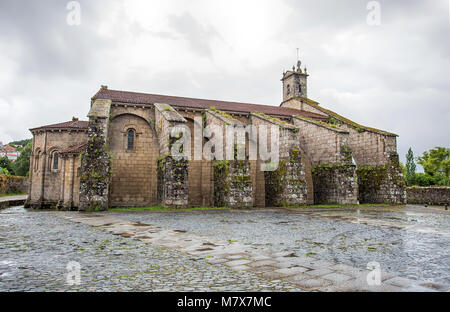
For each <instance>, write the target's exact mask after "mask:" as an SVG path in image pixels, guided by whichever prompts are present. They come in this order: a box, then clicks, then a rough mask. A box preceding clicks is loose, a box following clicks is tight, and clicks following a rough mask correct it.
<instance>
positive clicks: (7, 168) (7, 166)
mask: <svg viewBox="0 0 450 312" xmlns="http://www.w3.org/2000/svg"><path fill="white" fill-rule="evenodd" d="M0 169H1V170H2V172H3V174H14V169H13V167H12V163H11V161H10V160H9V159H8V157H6V156H3V157H2V158H0Z"/></svg>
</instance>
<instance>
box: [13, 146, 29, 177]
mask: <svg viewBox="0 0 450 312" xmlns="http://www.w3.org/2000/svg"><path fill="white" fill-rule="evenodd" d="M31 148H32V142H31V141H29V142H28V143H27V145H25V147H24V148H23V149H22V151H21V153H20V156H19V157H18V158H17V160H16V161H15V162H14V163H13V164H12V167H13V169H14V173H15V174H16V175H18V176H23V177H26V176H28V173H29V172H28V171H29V170H30V156H31Z"/></svg>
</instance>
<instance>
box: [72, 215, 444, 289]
mask: <svg viewBox="0 0 450 312" xmlns="http://www.w3.org/2000/svg"><path fill="white" fill-rule="evenodd" d="M66 218H67V219H68V220H71V221H73V222H80V223H84V224H89V225H91V226H95V227H99V228H101V229H104V230H105V231H109V232H111V233H113V234H119V235H122V236H123V235H124V234H127V235H126V236H125V237H132V239H137V240H143V241H145V242H147V243H151V244H153V245H159V246H164V247H167V248H174V249H177V250H180V251H182V252H186V253H188V254H190V255H193V256H198V257H203V258H205V259H207V261H208V258H210V259H209V262H210V263H214V264H215V265H225V266H228V267H230V268H232V269H234V270H237V271H248V272H253V273H254V274H256V275H258V276H260V277H263V278H265V279H267V280H270V281H275V280H283V281H287V282H289V283H292V284H293V285H295V286H298V287H300V288H301V289H304V290H308V291H411V290H413V289H415V290H418V291H425V290H426V291H436V289H437V286H436V285H433V284H432V285H427V284H423V283H422V285H420V282H418V281H413V280H409V279H404V278H402V279H401V280H399V279H398V280H396V279H395V275H393V274H390V273H386V272H383V274H382V280H383V281H386V283H382V285H380V286H368V284H367V280H366V276H367V273H368V271H365V270H361V269H359V268H354V267H352V266H348V265H344V264H339V263H333V262H330V261H326V260H321V259H316V258H314V257H296V256H295V255H294V254H292V253H290V252H272V251H271V250H268V249H264V250H261V249H260V248H256V247H255V246H252V245H245V244H241V243H238V242H230V241H223V240H219V239H217V240H216V239H212V238H210V237H202V236H198V235H194V234H190V233H185V232H181V231H176V230H175V231H174V230H169V229H161V228H158V227H155V226H153V225H151V224H135V223H133V222H127V221H124V220H122V219H118V218H114V217H109V216H104V217H102V216H99V215H92V217H85V216H83V217H80V216H79V214H77V213H73V214H70V215H67V216H66ZM138 233H139V234H140V235H145V236H146V238H145V239H142V238H140V236H139V235H137V234H138ZM146 233H147V234H148V235H146ZM402 283H403V284H402ZM444 286H445V285H444ZM444 286H442V288H441V289H443V288H444Z"/></svg>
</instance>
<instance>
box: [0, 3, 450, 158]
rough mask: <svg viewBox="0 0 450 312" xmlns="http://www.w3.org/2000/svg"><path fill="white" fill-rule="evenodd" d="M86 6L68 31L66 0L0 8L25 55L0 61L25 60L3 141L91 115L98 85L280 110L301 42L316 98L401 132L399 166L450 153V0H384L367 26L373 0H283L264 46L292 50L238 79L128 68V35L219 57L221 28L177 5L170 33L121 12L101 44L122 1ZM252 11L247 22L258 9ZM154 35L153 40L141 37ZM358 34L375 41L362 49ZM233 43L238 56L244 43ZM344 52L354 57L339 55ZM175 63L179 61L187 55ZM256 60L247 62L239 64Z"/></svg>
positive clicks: (6, 99)
mask: <svg viewBox="0 0 450 312" xmlns="http://www.w3.org/2000/svg"><path fill="white" fill-rule="evenodd" d="M80 3H81V8H82V23H81V25H80V26H77V27H70V26H68V25H67V24H66V16H67V10H66V4H67V1H24V0H9V1H1V2H0V29H1V30H2V31H1V32H0V43H1V44H2V46H4V45H5V44H8V43H11V45H14V46H15V45H16V44H17V45H18V46H19V48H20V49H19V53H18V54H17V55H12V54H11V53H10V51H2V53H1V54H0V62H1V61H2V59H5V58H7V57H11V58H14V59H15V60H17V61H18V62H19V64H20V68H19V71H18V72H17V73H16V74H14V75H13V76H12V77H10V80H9V82H8V84H7V85H5V86H0V89H1V94H0V101H2V102H3V103H7V104H6V105H7V107H8V108H9V109H11V111H13V112H14V116H5V115H4V114H2V112H1V111H0V141H7V140H8V138H11V139H22V138H23V137H29V135H30V134H29V133H28V131H27V129H28V128H30V127H33V126H39V125H42V124H48V123H53V122H59V121H64V120H67V119H70V118H71V116H73V115H75V116H78V117H82V118H83V117H84V116H85V115H86V112H87V110H88V106H89V99H90V97H91V96H92V95H93V94H94V93H95V92H96V91H97V90H98V87H99V85H100V84H108V85H110V87H112V88H116V89H128V90H135V91H144V92H151V93H163V94H170V95H180V96H191V97H200V98H210V99H223V100H236V101H243V102H253V103H261V104H268V105H278V104H279V103H280V101H281V83H280V81H279V80H280V78H281V72H282V70H283V68H284V69H288V68H290V67H291V66H292V65H293V64H294V63H295V61H296V60H295V57H294V55H295V48H297V47H298V48H300V52H301V58H302V61H303V64H304V65H305V66H306V67H308V72H309V73H310V77H309V90H308V93H309V96H310V97H311V98H312V99H315V100H318V101H319V102H321V105H323V106H324V107H327V108H330V109H332V110H335V111H336V112H338V113H340V114H342V115H344V116H347V117H349V118H351V119H354V120H355V121H357V122H360V123H363V124H367V125H369V126H373V127H377V128H381V129H385V130H388V131H392V132H395V133H398V134H399V135H400V137H399V139H398V146H399V154H400V156H401V158H402V160H404V155H405V154H406V151H407V149H408V148H409V147H410V146H412V147H413V149H414V151H415V153H416V155H418V154H421V153H422V152H423V151H424V150H426V149H429V148H432V147H434V146H437V145H445V146H450V144H449V143H450V142H449V141H450V140H449V138H448V130H447V128H448V125H447V123H448V120H449V119H450V109H449V106H448V105H449V104H448V99H449V96H450V92H449V90H450V80H449V79H448V73H449V72H450V45H449V41H448V36H449V32H450V26H449V16H448V1H420V0H408V1H387V0H383V1H380V4H381V9H382V25H381V26H379V27H369V26H368V25H367V24H366V16H367V13H368V11H367V9H366V5H367V3H368V1H366V0H360V1H354V0H342V1H331V0H322V1H317V0H314V1H313V0H311V1H298V0H285V3H286V4H287V5H288V8H289V10H288V14H287V17H286V19H285V20H283V21H282V28H281V29H280V31H279V33H276V34H274V35H273V36H272V37H271V38H270V42H268V43H267V44H271V43H276V44H277V46H284V47H286V48H287V49H292V53H290V52H289V53H286V51H280V55H279V56H277V55H274V56H273V58H272V59H271V60H270V61H268V62H266V63H265V64H261V66H259V67H256V68H255V67H249V66H245V64H243V66H242V70H241V71H239V72H232V71H230V72H227V71H224V70H220V69H219V68H210V69H209V70H207V71H205V72H203V71H202V70H201V69H199V70H196V71H192V70H188V69H186V68H182V67H181V68H179V69H178V70H176V71H168V70H166V69H165V68H164V67H165V66H164V64H160V65H159V66H158V64H156V63H155V62H154V61H153V60H148V62H146V63H145V64H142V66H137V67H136V68H131V67H130V66H127V60H128V58H129V55H127V53H123V54H121V53H118V52H116V51H115V50H116V48H117V47H119V46H120V45H121V44H122V43H123V41H124V40H125V39H127V38H132V39H133V40H136V41H139V40H148V38H151V37H152V36H157V37H160V38H166V39H170V40H178V41H181V42H182V41H184V40H185V41H186V42H187V43H188V46H187V49H188V50H189V52H192V53H191V54H193V55H194V56H195V55H197V57H198V59H197V62H198V63H199V64H201V65H203V66H199V68H200V67H202V68H204V67H205V64H208V63H212V60H214V59H215V57H216V56H217V55H216V54H215V53H216V51H214V50H213V49H212V43H214V42H215V40H216V41H219V42H220V41H221V40H223V39H222V38H221V36H220V28H219V26H218V25H215V24H214V22H211V23H210V24H208V23H207V22H204V21H203V20H202V21H201V22H200V20H198V19H196V16H197V15H195V16H194V15H193V14H192V15H191V14H190V13H188V12H187V11H185V10H184V8H183V7H182V5H180V8H179V10H178V11H177V12H182V13H176V14H175V13H174V14H168V15H167V16H166V18H167V20H168V22H169V24H168V27H167V29H164V28H161V29H153V30H152V32H150V31H148V30H146V29H145V28H143V27H142V25H140V24H139V23H138V22H130V21H129V20H127V19H126V18H125V15H124V12H123V10H121V11H120V12H119V16H118V17H117V23H115V25H114V33H115V37H114V38H105V37H103V36H100V35H97V29H98V27H99V25H100V23H101V21H102V18H103V17H104V16H105V14H106V13H108V12H109V10H111V8H112V3H114V4H115V5H116V4H118V5H121V6H123V5H124V2H123V1H121V0H119V1H115V2H112V1H106V0H102V1H87V0H86V1H80ZM261 5H263V4H261ZM155 9H157V8H155ZM199 13H202V12H199ZM248 13H249V15H248V16H249V22H251V16H252V14H254V12H248ZM271 22H272V21H271V20H268V21H267V23H269V24H270V23H271ZM230 23H233V21H232V20H230ZM147 34H150V35H151V36H143V35H147ZM348 34H352V35H354V36H356V37H355V40H351V44H350V45H349V46H347V47H342V46H339V44H341V43H340V41H339V40H338V38H340V37H341V36H342V35H346V36H347V35H348ZM358 36H361V37H363V38H368V39H367V40H363V41H361V43H360V42H358V41H357V40H356V38H357V37H358ZM144 38H145V39H144ZM344 42H345V43H346V44H348V43H347V41H344ZM226 45H228V43H227V44H226ZM229 48H230V49H232V50H233V51H235V52H236V51H237V52H239V51H240V47H238V46H231V47H229ZM258 48H259V49H261V50H263V49H265V46H261V47H258ZM341 48H345V49H344V50H345V51H347V52H346V53H338V51H339V50H340V49H341ZM120 51H124V50H120ZM154 51H158V50H157V49H156V50H154ZM360 51H363V52H360ZM360 53H365V54H367V55H360ZM291 56H292V57H291ZM179 57H180V58H182V57H183V53H182V51H181V52H180V53H179ZM249 57H251V56H248V55H241V59H248V58H249ZM211 66H214V64H212V65H211ZM330 90H332V92H331V91H330ZM336 94H337V95H336ZM343 94H349V95H351V96H355V97H357V98H360V99H361V101H360V102H358V103H353V102H352V104H351V105H350V104H349V102H348V101H346V100H342V98H343V97H342V95H343ZM344 98H345V97H344ZM19 103H20V104H19ZM19 121H20V127H18V126H17V125H18V123H19Z"/></svg>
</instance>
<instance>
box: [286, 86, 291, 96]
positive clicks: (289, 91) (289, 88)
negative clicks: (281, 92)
mask: <svg viewBox="0 0 450 312" xmlns="http://www.w3.org/2000/svg"><path fill="white" fill-rule="evenodd" d="M286 93H287V94H289V93H291V86H290V85H287V91H286Z"/></svg>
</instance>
